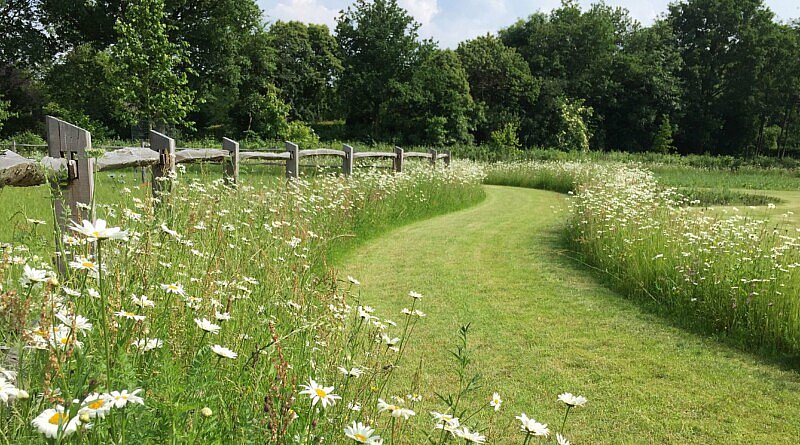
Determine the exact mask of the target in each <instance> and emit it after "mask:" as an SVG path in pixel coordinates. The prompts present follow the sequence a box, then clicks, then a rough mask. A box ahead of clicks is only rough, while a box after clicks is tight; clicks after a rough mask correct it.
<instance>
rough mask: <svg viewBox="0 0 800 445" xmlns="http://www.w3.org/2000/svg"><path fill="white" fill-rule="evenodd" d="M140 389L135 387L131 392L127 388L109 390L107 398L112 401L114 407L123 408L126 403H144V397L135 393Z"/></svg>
mask: <svg viewBox="0 0 800 445" xmlns="http://www.w3.org/2000/svg"><path fill="white" fill-rule="evenodd" d="M141 391H142V390H141V389H136V390H134V391H133V392H131V393H129V392H128V390H127V389H123V390H122V391H111V394H109V399H110V400H111V401H112V402H113V403H114V407H115V408H124V407H125V405H127V404H128V403H138V404H139V405H144V399H143V398H141V397H139V396H138V395H137V394H138V393H139V392H141Z"/></svg>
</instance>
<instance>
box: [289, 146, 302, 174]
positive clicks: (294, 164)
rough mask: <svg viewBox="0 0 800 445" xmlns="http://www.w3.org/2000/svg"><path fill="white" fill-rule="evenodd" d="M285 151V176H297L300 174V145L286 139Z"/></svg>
mask: <svg viewBox="0 0 800 445" xmlns="http://www.w3.org/2000/svg"><path fill="white" fill-rule="evenodd" d="M286 151H287V152H289V159H287V160H286V177H287V178H297V177H299V176H300V147H298V146H297V144H293V143H291V142H289V141H286Z"/></svg>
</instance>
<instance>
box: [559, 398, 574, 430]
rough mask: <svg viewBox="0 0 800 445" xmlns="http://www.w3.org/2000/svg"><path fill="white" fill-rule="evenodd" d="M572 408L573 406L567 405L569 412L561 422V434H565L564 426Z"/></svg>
mask: <svg viewBox="0 0 800 445" xmlns="http://www.w3.org/2000/svg"><path fill="white" fill-rule="evenodd" d="M570 408H572V407H571V406H569V405H567V412H566V413H564V420H563V421H562V422H561V434H564V426H565V425H566V424H567V416H568V415H569V409H570Z"/></svg>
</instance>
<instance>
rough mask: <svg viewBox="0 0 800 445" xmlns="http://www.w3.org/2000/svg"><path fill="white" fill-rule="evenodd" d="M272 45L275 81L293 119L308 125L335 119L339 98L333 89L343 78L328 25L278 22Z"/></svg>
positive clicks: (271, 32) (271, 31) (273, 29)
mask: <svg viewBox="0 0 800 445" xmlns="http://www.w3.org/2000/svg"><path fill="white" fill-rule="evenodd" d="M267 35H268V39H269V40H268V43H269V46H270V47H271V48H274V50H275V54H276V56H275V57H276V60H275V74H274V81H275V84H276V86H277V87H278V89H279V90H280V92H281V99H282V100H283V101H284V102H286V103H287V104H289V106H290V107H291V111H290V114H289V115H290V117H291V118H292V119H299V120H303V121H307V122H311V121H314V120H318V119H322V118H325V117H328V116H330V115H331V113H332V111H333V108H334V106H335V103H334V101H335V95H334V90H333V89H332V88H331V85H333V83H334V82H335V80H336V79H338V78H339V77H340V76H341V74H342V63H341V61H340V60H339V58H338V56H337V52H338V46H337V43H336V38H335V37H333V36H332V35H331V33H330V31H329V30H328V27H327V26H325V25H313V24H308V25H307V24H304V23H300V22H281V21H278V22H275V23H274V24H272V26H270V28H269V31H268V32H267Z"/></svg>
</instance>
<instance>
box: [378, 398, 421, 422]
mask: <svg viewBox="0 0 800 445" xmlns="http://www.w3.org/2000/svg"><path fill="white" fill-rule="evenodd" d="M378 412H379V413H382V412H388V413H389V414H391V415H392V417H397V418H399V417H402V418H404V419H406V420H408V418H409V417H411V416H415V415H416V414H417V413H415V412H414V411H412V410H410V409H408V408H403V407H402V406H400V405H392V404H391V403H386V401H385V400H383V399H378Z"/></svg>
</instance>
